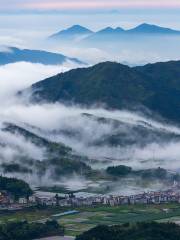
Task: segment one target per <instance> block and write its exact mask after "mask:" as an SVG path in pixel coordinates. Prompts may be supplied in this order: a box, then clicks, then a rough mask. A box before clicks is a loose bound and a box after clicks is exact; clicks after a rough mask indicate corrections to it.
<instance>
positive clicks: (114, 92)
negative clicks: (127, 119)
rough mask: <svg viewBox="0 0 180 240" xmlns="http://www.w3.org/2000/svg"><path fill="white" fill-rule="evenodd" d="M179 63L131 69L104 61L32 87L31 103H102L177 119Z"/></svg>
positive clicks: (179, 114)
mask: <svg viewBox="0 0 180 240" xmlns="http://www.w3.org/2000/svg"><path fill="white" fill-rule="evenodd" d="M179 86H180V61H171V62H165V63H156V64H149V65H146V66H142V67H133V68H130V67H128V66H125V65H122V64H119V63H114V62H104V63H100V64H97V65H95V66H93V67H89V68H80V69H75V70H71V71H69V72H66V73H61V74H58V75H56V76H53V77H51V78H48V79H46V80H44V81H41V82H38V83H36V84H34V85H33V86H32V90H33V95H32V100H33V101H42V100H43V101H47V102H58V101H59V102H66V103H67V102H68V103H80V104H82V105H86V106H90V105H93V104H101V105H102V104H103V105H105V106H106V107H107V108H110V109H122V108H126V109H134V108H137V107H138V108H139V107H143V108H144V107H145V108H148V109H150V110H151V111H154V112H156V113H158V114H159V115H161V116H163V117H165V118H168V119H170V120H174V121H178V120H179V119H180V107H179V102H180V87H179Z"/></svg>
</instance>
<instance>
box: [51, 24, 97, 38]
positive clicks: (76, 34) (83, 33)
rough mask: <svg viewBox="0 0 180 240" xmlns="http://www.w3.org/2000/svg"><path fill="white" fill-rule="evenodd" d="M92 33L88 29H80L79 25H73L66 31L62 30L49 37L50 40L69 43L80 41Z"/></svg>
mask: <svg viewBox="0 0 180 240" xmlns="http://www.w3.org/2000/svg"><path fill="white" fill-rule="evenodd" d="M92 33H93V32H92V31H91V30H89V29H88V28H85V27H82V26H80V25H74V26H72V27H70V28H68V29H65V30H62V31H60V32H58V33H55V34H53V35H51V36H50V37H49V39H52V40H61V41H70V40H76V39H81V38H84V37H87V36H89V35H91V34H92Z"/></svg>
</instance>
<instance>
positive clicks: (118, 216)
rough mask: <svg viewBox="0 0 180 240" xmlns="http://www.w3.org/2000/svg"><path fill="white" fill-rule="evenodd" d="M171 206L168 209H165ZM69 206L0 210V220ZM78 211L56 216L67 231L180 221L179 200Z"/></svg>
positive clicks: (47, 215) (42, 214) (28, 217)
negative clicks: (72, 213)
mask: <svg viewBox="0 0 180 240" xmlns="http://www.w3.org/2000/svg"><path fill="white" fill-rule="evenodd" d="M165 209H166V210H167V209H168V212H167V211H165ZM66 210H69V209H67V208H58V207H49V208H45V209H37V208H33V209H29V210H23V211H19V212H15V213H3V214H0V222H6V221H15V220H28V221H37V220H43V219H46V218H51V216H52V215H53V214H57V213H61V212H64V211H66ZM77 210H78V211H79V213H78V214H75V215H69V216H63V217H60V218H59V219H57V220H58V221H59V223H60V224H62V225H64V226H65V228H66V234H67V235H78V234H79V233H81V232H84V231H85V230H88V229H90V228H92V227H94V226H96V225H97V224H110V225H111V224H122V223H126V222H131V223H133V222H140V221H160V222H167V221H172V222H176V223H178V224H179V223H180V204H163V205H134V206H119V207H95V208H87V207H83V208H78V209H77Z"/></svg>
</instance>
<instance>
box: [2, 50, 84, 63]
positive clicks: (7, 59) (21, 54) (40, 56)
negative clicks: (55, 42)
mask: <svg viewBox="0 0 180 240" xmlns="http://www.w3.org/2000/svg"><path fill="white" fill-rule="evenodd" d="M22 61H23V62H31V63H41V64H44V65H57V64H63V63H64V62H66V61H71V62H73V63H77V64H83V63H82V62H81V61H80V60H78V59H76V58H69V57H66V56H64V55H62V54H58V53H51V52H46V51H41V50H29V49H19V48H15V47H8V48H7V49H6V50H3V51H0V65H5V64H9V63H15V62H22Z"/></svg>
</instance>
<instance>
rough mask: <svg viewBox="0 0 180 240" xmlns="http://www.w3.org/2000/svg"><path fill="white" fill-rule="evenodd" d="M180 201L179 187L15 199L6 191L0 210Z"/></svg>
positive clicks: (36, 195) (37, 194) (38, 193)
mask: <svg viewBox="0 0 180 240" xmlns="http://www.w3.org/2000/svg"><path fill="white" fill-rule="evenodd" d="M162 203H180V191H179V190H178V188H173V189H169V190H166V191H150V192H144V193H140V194H135V195H129V196H123V195H122V196H120V195H101V194H85V193H83V192H82V193H81V194H80V193H77V195H76V194H73V193H71V194H55V193H46V192H40V191H37V192H34V194H33V195H32V196H30V197H28V198H25V197H21V198H19V199H18V200H15V199H14V198H13V197H12V196H11V195H10V194H8V193H7V192H6V191H2V192H1V193H0V210H11V211H13V210H14V211H15V210H21V209H23V208H27V207H31V206H37V205H40V206H52V207H53V206H59V207H67V208H68V207H73V208H78V207H83V206H87V207H95V206H101V205H102V206H111V207H113V206H120V205H135V204H162Z"/></svg>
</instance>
